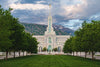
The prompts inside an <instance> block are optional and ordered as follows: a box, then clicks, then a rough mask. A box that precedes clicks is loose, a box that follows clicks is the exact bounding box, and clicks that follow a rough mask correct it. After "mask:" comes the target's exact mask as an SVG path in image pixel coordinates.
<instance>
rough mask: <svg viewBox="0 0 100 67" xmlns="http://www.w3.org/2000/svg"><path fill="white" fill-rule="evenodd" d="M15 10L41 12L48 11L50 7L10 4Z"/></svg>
mask: <svg viewBox="0 0 100 67" xmlns="http://www.w3.org/2000/svg"><path fill="white" fill-rule="evenodd" d="M9 6H10V7H11V8H13V9H14V10H17V9H19V10H41V9H48V5H43V4H10V5H9Z"/></svg>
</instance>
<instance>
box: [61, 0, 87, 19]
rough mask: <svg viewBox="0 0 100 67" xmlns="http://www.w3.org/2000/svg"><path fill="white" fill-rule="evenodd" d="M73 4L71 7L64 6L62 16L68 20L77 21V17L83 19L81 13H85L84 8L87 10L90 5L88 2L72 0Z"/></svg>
mask: <svg viewBox="0 0 100 67" xmlns="http://www.w3.org/2000/svg"><path fill="white" fill-rule="evenodd" d="M70 2H71V1H70ZM72 2H73V4H71V5H67V4H66V5H62V8H63V9H65V11H64V12H63V13H62V15H64V16H67V19H68V18H70V19H75V18H77V17H81V16H82V15H83V14H81V13H84V8H86V7H87V5H88V4H87V1H86V0H75V1H73V0H72ZM74 3H75V4H74Z"/></svg>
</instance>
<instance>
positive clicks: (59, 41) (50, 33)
mask: <svg viewBox="0 0 100 67" xmlns="http://www.w3.org/2000/svg"><path fill="white" fill-rule="evenodd" d="M50 8H51V7H50ZM33 37H35V38H37V41H38V42H39V44H38V52H42V50H43V48H44V47H46V48H47V51H46V52H54V51H53V49H54V48H57V51H58V52H63V46H64V43H65V41H66V40H67V39H68V38H70V35H56V33H55V31H54V29H53V27H52V16H51V11H50V14H49V17H48V27H47V30H46V31H45V34H44V35H33Z"/></svg>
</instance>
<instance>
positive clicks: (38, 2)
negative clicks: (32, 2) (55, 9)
mask: <svg viewBox="0 0 100 67" xmlns="http://www.w3.org/2000/svg"><path fill="white" fill-rule="evenodd" d="M36 3H37V4H40V3H46V2H45V1H37V2H36Z"/></svg>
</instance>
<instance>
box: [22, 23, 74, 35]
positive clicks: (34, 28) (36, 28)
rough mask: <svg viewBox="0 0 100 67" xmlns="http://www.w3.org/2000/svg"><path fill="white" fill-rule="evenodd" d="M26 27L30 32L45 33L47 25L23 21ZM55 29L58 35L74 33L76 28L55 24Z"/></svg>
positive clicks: (35, 33)
mask: <svg viewBox="0 0 100 67" xmlns="http://www.w3.org/2000/svg"><path fill="white" fill-rule="evenodd" d="M21 24H22V25H24V27H25V31H26V32H29V33H31V34H34V35H44V33H45V31H46V29H47V25H43V24H34V23H21ZM53 28H54V31H55V32H56V35H70V33H71V35H74V30H71V29H69V28H65V27H64V26H62V25H55V24H53Z"/></svg>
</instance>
